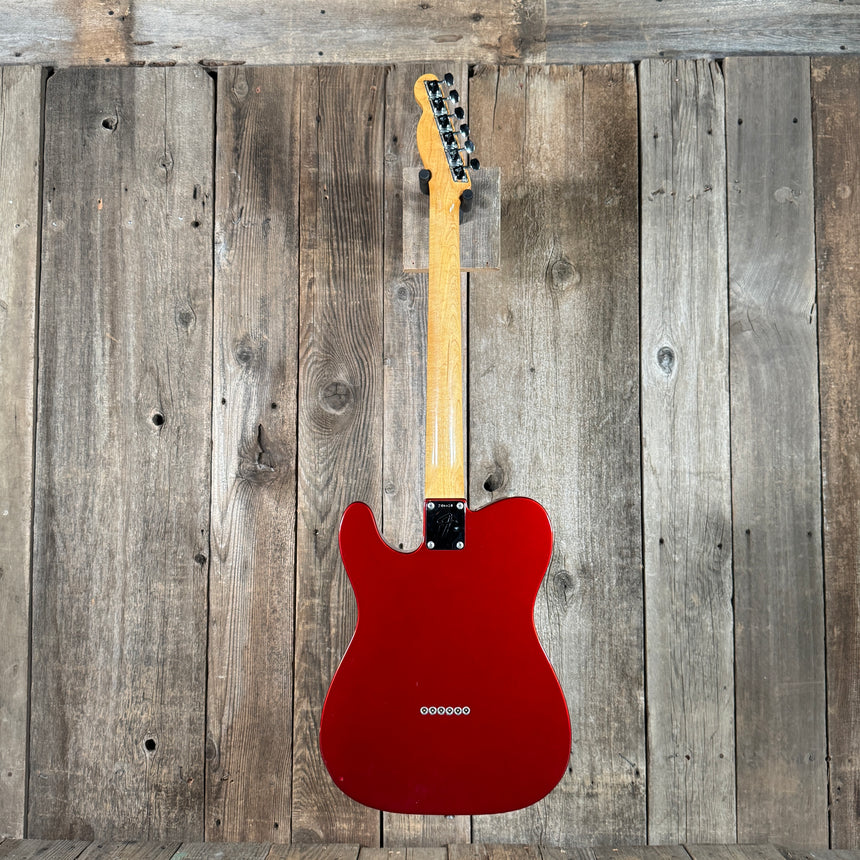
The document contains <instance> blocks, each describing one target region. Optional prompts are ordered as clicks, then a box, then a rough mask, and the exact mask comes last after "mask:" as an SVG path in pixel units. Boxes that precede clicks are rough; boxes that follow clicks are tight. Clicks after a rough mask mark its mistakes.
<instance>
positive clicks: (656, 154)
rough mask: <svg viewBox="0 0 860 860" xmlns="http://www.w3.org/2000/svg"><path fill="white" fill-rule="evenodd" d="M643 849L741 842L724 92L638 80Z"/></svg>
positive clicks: (716, 75)
mask: <svg viewBox="0 0 860 860" xmlns="http://www.w3.org/2000/svg"><path fill="white" fill-rule="evenodd" d="M639 88H640V95H639V103H640V134H641V141H640V143H641V153H642V157H641V175H640V188H641V207H642V210H641V211H642V285H641V290H642V300H641V317H642V324H641V330H642V347H641V349H642V364H641V367H642V377H641V378H642V451H643V468H642V478H643V486H642V494H643V499H642V505H643V516H644V531H643V534H644V539H645V607H646V609H645V617H646V620H647V624H646V641H647V643H648V651H647V655H646V665H647V681H648V840H649V842H651V843H652V844H658V845H659V844H674V843H679V842H694V843H702V842H733V841H734V840H735V767H734V764H735V754H734V750H735V736H734V666H733V661H734V653H733V650H734V643H733V619H732V535H731V531H732V529H731V518H732V513H731V460H730V450H729V385H728V382H729V364H728V359H729V352H728V350H729V345H728V283H727V253H726V251H727V249H726V242H727V236H726V214H725V213H726V164H725V125H724V117H725V92H724V86H723V77H722V73H721V71H720V68H719V66H718V65H717V64H716V63H707V62H705V61H698V62H695V61H682V62H668V61H663V60H648V61H645V62H643V63H642V64H641V65H640V67H639Z"/></svg>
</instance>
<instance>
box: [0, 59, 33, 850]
mask: <svg viewBox="0 0 860 860" xmlns="http://www.w3.org/2000/svg"><path fill="white" fill-rule="evenodd" d="M41 89H42V71H41V69H38V68H34V67H27V68H20V69H14V68H2V69H0V213H2V217H0V245H2V247H3V254H2V256H0V392H2V396H3V409H2V410H0V690H2V695H0V837H2V836H14V837H21V836H23V835H24V806H25V794H26V780H27V714H28V707H27V705H28V702H27V699H28V694H29V689H28V686H29V662H30V545H31V537H32V533H31V525H32V518H33V491H34V484H33V445H34V436H33V429H34V424H33V421H34V411H35V381H36V380H35V372H36V370H35V361H36V302H37V284H36V276H37V271H38V246H39V158H40V152H39V149H40V118H41Z"/></svg>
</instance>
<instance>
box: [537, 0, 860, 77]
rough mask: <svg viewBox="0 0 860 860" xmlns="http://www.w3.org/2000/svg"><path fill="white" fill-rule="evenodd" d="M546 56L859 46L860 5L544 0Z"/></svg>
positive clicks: (636, 56) (825, 50)
mask: <svg viewBox="0 0 860 860" xmlns="http://www.w3.org/2000/svg"><path fill="white" fill-rule="evenodd" d="M546 33H547V44H546V59H547V61H548V62H550V63H605V62H621V61H626V60H641V59H646V58H660V57H675V58H681V57H686V58H710V57H726V56H732V55H736V54H839V53H842V52H845V51H847V52H853V53H857V52H858V51H860V8H858V7H857V5H856V4H851V3H845V2H839V0H836V2H833V3H830V2H820V0H811V2H807V0H768V2H766V3H749V2H746V0H692V2H688V3H684V4H678V3H672V2H660V0H658V2H656V3H655V2H654V0H620V2H617V3H604V2H602V0H548V3H547V24H546Z"/></svg>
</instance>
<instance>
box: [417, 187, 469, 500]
mask: <svg viewBox="0 0 860 860" xmlns="http://www.w3.org/2000/svg"><path fill="white" fill-rule="evenodd" d="M433 182H434V180H433V179H431V180H430V264H429V288H428V298H427V434H426V443H425V444H426V448H425V458H424V497H425V498H426V499H462V498H465V495H466V494H465V487H466V481H465V465H464V454H463V361H462V345H461V331H462V321H461V318H460V307H461V295H460V200H459V198H456V197H455V198H454V199H453V201H451V200H450V198H448V199H446V195H443V194H434V189H433Z"/></svg>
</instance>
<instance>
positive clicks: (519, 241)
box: [469, 66, 645, 845]
mask: <svg viewBox="0 0 860 860" xmlns="http://www.w3.org/2000/svg"><path fill="white" fill-rule="evenodd" d="M469 98H470V104H471V118H472V122H471V127H472V128H473V129H474V134H475V138H476V139H478V140H480V141H481V142H482V153H483V157H484V161H485V163H486V164H489V165H498V166H499V167H500V168H501V170H502V175H503V176H504V183H503V186H502V255H503V256H502V270H501V272H499V273H498V274H495V273H473V274H472V275H470V311H469V318H470V334H469V351H470V358H469V397H470V402H471V406H470V420H469V427H470V470H469V476H470V483H469V487H470V492H469V498H470V502H471V505H472V507H474V508H478V507H480V506H481V505H483V504H484V503H486V502H489V501H491V500H493V499H497V498H501V497H505V496H513V495H525V496H529V497H532V498H535V499H537V500H538V501H539V502H540V503H541V504H543V505H544V506H545V507H546V509H547V512H548V514H549V519H550V522H551V523H552V525H553V530H554V533H555V547H554V552H553V559H552V562H551V564H550V569H549V572H548V574H547V576H546V579H545V580H544V584H543V586H542V588H541V591H540V594H539V596H538V601H537V606H536V612H535V621H536V626H537V630H538V634H539V636H540V639H541V641H542V643H543V645H544V647H545V648H546V650H547V652H548V655H549V657H550V661H551V662H552V663H553V665H554V667H555V669H556V671H557V673H558V675H559V679H560V681H561V684H562V686H563V688H564V690H565V693H566V695H567V700H568V705H569V707H570V711H571V722H572V725H573V752H572V755H571V760H570V768H569V773H568V774H567V775H566V777H565V778H564V780H563V781H562V783H561V784H560V785H559V786H558V787H557V788H556V789H555V790H554V791H553V792H552V793H551V794H550V795H549V796H548V797H547V798H546V799H545V800H544V801H542V802H540V803H538V804H536V805H535V806H532V807H530V808H529V809H526V810H522V811H520V812H515V813H511V814H507V815H503V816H488V817H484V816H481V817H478V818H476V819H474V824H473V837H474V838H475V839H477V840H496V841H504V842H523V843H531V842H540V843H543V844H550V845H552V844H555V845H558V844H570V843H576V844H584V845H589V844H595V843H628V842H633V843H637V842H638V843H641V842H644V841H645V779H644V770H645V729H644V709H643V707H644V666H643V603H642V601H643V598H642V571H641V521H640V511H641V502H640V474H639V473H640V467H639V444H640V443H639V384H638V382H639V368H638V356H639V349H638V325H639V323H638V320H639V298H638V264H639V258H638V246H639V235H638V232H639V231H638V206H637V196H638V195H637V162H638V157H637V139H638V132H637V112H636V84H635V76H634V70H633V68H632V67H631V66H605V67H598V68H589V69H580V68H570V67H529V68H517V67H513V66H508V67H502V68H500V69H498V70H497V69H495V68H479V69H477V70H476V74H475V77H473V78H472V81H471V84H470V96H469Z"/></svg>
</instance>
